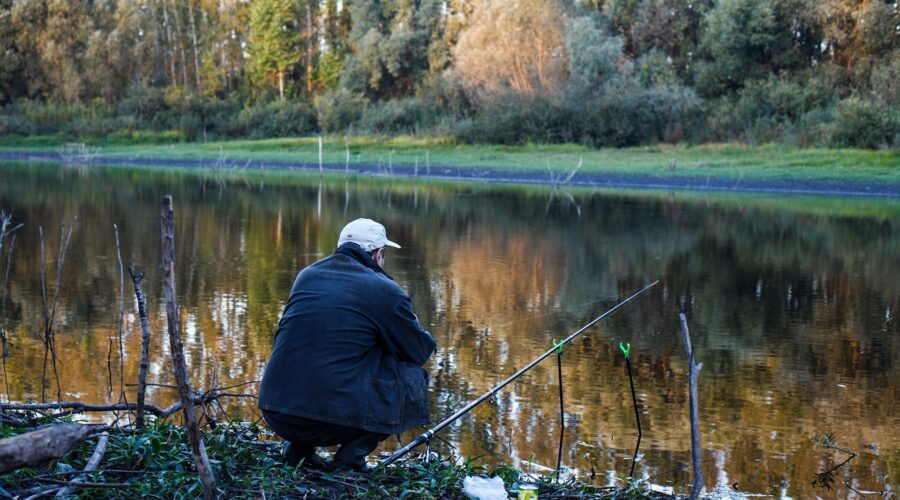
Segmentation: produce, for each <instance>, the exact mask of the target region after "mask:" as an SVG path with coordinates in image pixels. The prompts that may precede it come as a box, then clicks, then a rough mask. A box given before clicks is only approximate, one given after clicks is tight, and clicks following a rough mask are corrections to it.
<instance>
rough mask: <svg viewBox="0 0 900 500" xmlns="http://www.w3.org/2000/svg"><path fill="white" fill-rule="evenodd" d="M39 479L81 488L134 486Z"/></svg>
mask: <svg viewBox="0 0 900 500" xmlns="http://www.w3.org/2000/svg"><path fill="white" fill-rule="evenodd" d="M37 481H39V482H41V483H50V484H63V485H67V486H77V487H79V488H105V489H119V488H131V486H132V485H130V484H128V483H85V482H81V481H63V480H61V479H38V480H37Z"/></svg>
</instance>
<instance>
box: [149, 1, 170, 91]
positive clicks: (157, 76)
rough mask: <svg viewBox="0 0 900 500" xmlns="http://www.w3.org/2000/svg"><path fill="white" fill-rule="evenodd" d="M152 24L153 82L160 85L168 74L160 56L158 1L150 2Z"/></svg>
mask: <svg viewBox="0 0 900 500" xmlns="http://www.w3.org/2000/svg"><path fill="white" fill-rule="evenodd" d="M149 10H150V24H152V25H153V80H154V82H156V83H159V82H161V81H162V80H163V78H164V76H163V75H164V73H165V72H166V62H165V61H164V60H162V59H160V55H159V51H160V48H159V38H160V33H159V20H158V19H157V18H156V1H155V0H150V9H149Z"/></svg>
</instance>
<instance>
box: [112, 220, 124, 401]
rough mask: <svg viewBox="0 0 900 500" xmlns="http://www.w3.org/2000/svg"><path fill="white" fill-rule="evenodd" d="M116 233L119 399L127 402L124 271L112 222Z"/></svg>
mask: <svg viewBox="0 0 900 500" xmlns="http://www.w3.org/2000/svg"><path fill="white" fill-rule="evenodd" d="M113 232H114V233H115V235H116V257H118V259H119V317H118V318H116V338H117V339H118V342H119V401H120V402H125V403H127V402H128V397H127V396H126V395H125V349H124V347H123V346H122V330H123V329H124V322H125V271H124V270H123V267H122V250H121V248H120V246H119V226H117V225H115V224H113Z"/></svg>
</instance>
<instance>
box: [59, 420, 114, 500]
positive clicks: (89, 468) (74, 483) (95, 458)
mask: <svg viewBox="0 0 900 500" xmlns="http://www.w3.org/2000/svg"><path fill="white" fill-rule="evenodd" d="M108 442H109V433H108V432H104V433H103V434H100V439H98V440H97V447H96V448H94V453H93V454H91V458H90V459H88V463H87V465H85V466H84V469H83V470H82V472H84V473H88V472H93V471H95V470H97V467H99V466H100V461H101V460H103V455H105V454H106V444H107V443H108ZM84 479H85V476H84V475H79V476H77V477H75V478H74V479H72V480H71V481H69V484H68V485H66V487H65V488H62V489H61V490H59V491H57V492H56V496H57V497H59V498H65V497H66V496H68V495H71V494H72V493H74V492H75V489H76V488H77V487H79V486H85V484H87V483H84Z"/></svg>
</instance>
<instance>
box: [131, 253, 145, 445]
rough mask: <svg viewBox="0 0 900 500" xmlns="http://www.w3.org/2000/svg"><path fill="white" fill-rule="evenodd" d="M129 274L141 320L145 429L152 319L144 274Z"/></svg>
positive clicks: (140, 418) (140, 422) (140, 395)
mask: <svg viewBox="0 0 900 500" xmlns="http://www.w3.org/2000/svg"><path fill="white" fill-rule="evenodd" d="M128 274H130V275H131V281H132V282H134V295H135V297H137V304H138V316H139V317H140V318H141V368H140V370H139V371H138V389H137V422H136V424H137V428H138V430H143V429H144V396H145V393H146V392H147V367H148V366H149V364H150V361H149V358H150V319H149V318H148V317H147V299H146V297H144V291H143V290H141V280H142V279H144V273H140V274H138V275H135V274H134V271H133V270H132V269H131V267H130V266H129V267H128Z"/></svg>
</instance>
